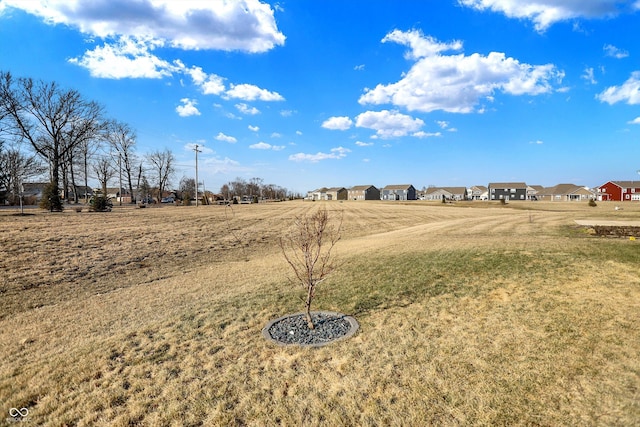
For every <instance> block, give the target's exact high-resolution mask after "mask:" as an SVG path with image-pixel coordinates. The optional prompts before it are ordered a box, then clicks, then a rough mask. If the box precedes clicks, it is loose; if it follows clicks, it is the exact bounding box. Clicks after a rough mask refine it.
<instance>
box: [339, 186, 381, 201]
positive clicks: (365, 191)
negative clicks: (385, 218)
mask: <svg viewBox="0 0 640 427" xmlns="http://www.w3.org/2000/svg"><path fill="white" fill-rule="evenodd" d="M347 198H348V199H349V200H380V190H379V189H378V188H376V187H375V186H373V185H356V186H354V187H351V188H350V189H349V190H348V191H347Z"/></svg>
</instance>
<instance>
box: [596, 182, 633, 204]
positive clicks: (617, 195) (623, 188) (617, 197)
mask: <svg viewBox="0 0 640 427" xmlns="http://www.w3.org/2000/svg"><path fill="white" fill-rule="evenodd" d="M597 194H598V200H601V201H605V202H606V201H615V202H630V201H634V200H635V201H640V181H609V182H607V183H606V184H602V185H601V186H599V187H598V188H597Z"/></svg>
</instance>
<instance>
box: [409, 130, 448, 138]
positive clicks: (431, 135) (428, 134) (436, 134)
mask: <svg viewBox="0 0 640 427" xmlns="http://www.w3.org/2000/svg"><path fill="white" fill-rule="evenodd" d="M411 136H413V137H416V138H434V137H440V136H442V133H441V132H424V131H419V132H416V133H414V134H412V135H411Z"/></svg>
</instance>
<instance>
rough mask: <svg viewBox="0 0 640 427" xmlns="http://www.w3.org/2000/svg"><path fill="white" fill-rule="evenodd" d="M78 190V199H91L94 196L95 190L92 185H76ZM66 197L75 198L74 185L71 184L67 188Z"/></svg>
mask: <svg viewBox="0 0 640 427" xmlns="http://www.w3.org/2000/svg"><path fill="white" fill-rule="evenodd" d="M76 192H77V194H78V200H84V199H85V198H86V199H90V198H91V197H93V194H94V191H93V189H92V188H91V187H85V186H84V185H76ZM65 197H66V198H69V199H72V198H73V187H71V186H69V189H68V190H67V194H66V195H65Z"/></svg>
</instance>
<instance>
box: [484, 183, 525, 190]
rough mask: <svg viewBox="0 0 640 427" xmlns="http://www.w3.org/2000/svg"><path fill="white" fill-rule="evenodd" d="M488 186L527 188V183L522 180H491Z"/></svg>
mask: <svg viewBox="0 0 640 427" xmlns="http://www.w3.org/2000/svg"><path fill="white" fill-rule="evenodd" d="M489 187H491V188H516V189H518V188H519V189H523V190H526V189H527V184H525V183H524V182H492V183H489Z"/></svg>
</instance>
